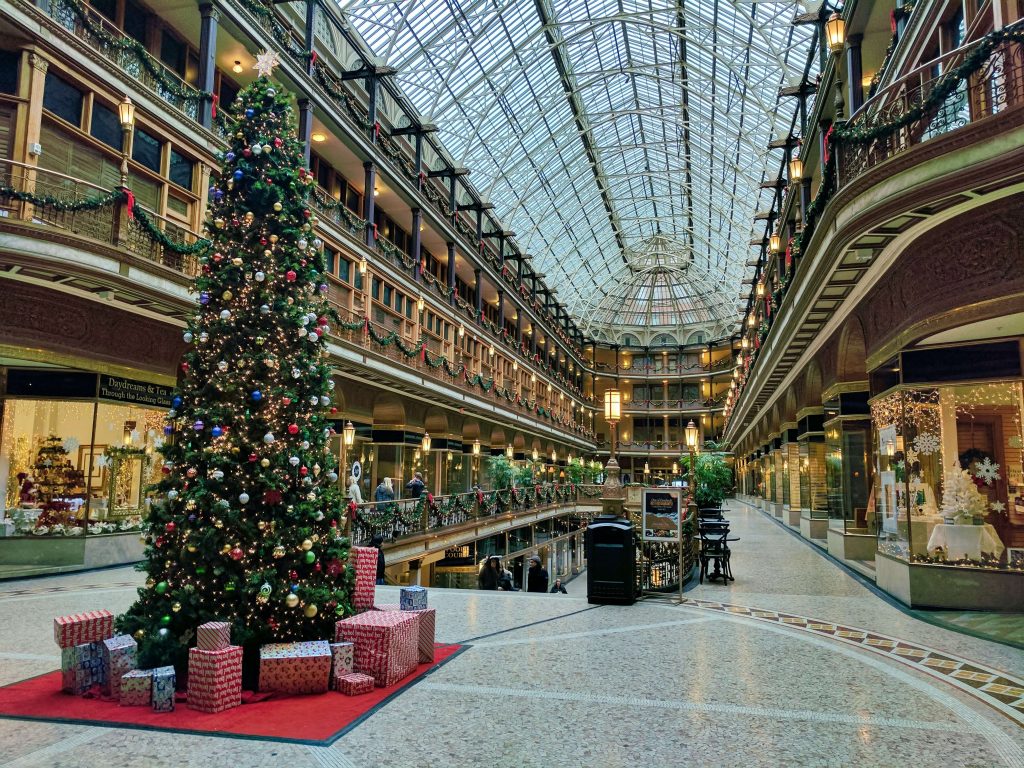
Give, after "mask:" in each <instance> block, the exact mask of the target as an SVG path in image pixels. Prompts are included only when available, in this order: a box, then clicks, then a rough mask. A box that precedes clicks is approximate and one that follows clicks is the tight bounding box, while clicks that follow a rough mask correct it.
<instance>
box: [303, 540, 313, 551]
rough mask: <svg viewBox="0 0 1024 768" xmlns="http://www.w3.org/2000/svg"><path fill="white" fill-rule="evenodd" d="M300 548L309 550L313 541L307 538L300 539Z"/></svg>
mask: <svg viewBox="0 0 1024 768" xmlns="http://www.w3.org/2000/svg"><path fill="white" fill-rule="evenodd" d="M302 548H303V549H304V550H306V551H307V552H308V551H309V550H311V549H312V548H313V542H312V541H310V540H309V539H303V540H302Z"/></svg>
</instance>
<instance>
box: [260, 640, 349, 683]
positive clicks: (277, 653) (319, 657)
mask: <svg viewBox="0 0 1024 768" xmlns="http://www.w3.org/2000/svg"><path fill="white" fill-rule="evenodd" d="M330 679H331V647H330V644H329V643H328V642H327V641H326V640H313V641H310V642H304V643H271V644H269V645H264V646H261V647H260V690H261V691H280V692H282V693H323V692H324V691H326V690H327V689H328V688H329V686H330Z"/></svg>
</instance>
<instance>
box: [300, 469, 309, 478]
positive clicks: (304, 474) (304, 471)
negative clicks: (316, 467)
mask: <svg viewBox="0 0 1024 768" xmlns="http://www.w3.org/2000/svg"><path fill="white" fill-rule="evenodd" d="M299 474H300V475H302V476H303V477H305V476H306V475H308V474H309V468H308V467H299Z"/></svg>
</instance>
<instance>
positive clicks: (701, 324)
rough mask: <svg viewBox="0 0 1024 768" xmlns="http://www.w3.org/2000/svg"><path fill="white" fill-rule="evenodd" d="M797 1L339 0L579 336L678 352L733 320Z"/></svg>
mask: <svg viewBox="0 0 1024 768" xmlns="http://www.w3.org/2000/svg"><path fill="white" fill-rule="evenodd" d="M805 5H806V4H804V3H798V2H794V1H793V0H788V2H749V0H748V1H747V2H739V0H732V1H730V0H690V1H689V2H686V1H685V0H681V1H680V2H674V3H672V2H661V1H659V0H647V1H646V2H637V1H636V0H486V1H480V2H474V1H473V0H461V1H460V0H397V1H394V0H391V1H389V2H381V0H340V6H341V7H342V9H343V12H344V14H345V15H346V16H347V18H348V20H349V22H350V23H351V24H352V25H353V26H354V27H355V28H356V29H357V30H358V31H359V33H360V34H361V36H362V37H363V39H364V40H365V41H366V43H367V44H368V45H369V47H370V49H371V50H372V51H374V53H375V54H377V55H378V56H379V57H380V59H381V62H380V63H382V64H387V65H390V66H393V67H396V68H397V69H398V74H397V76H396V77H397V81H398V84H399V86H400V87H401V89H402V90H403V91H404V93H405V94H406V95H407V96H408V98H409V99H410V100H411V102H412V103H413V105H414V107H415V108H416V109H417V110H419V112H420V113H421V114H422V115H423V116H424V117H425V119H427V120H430V121H431V122H434V123H436V124H437V125H438V127H439V130H440V138H441V141H442V143H443V144H444V146H445V148H446V149H447V151H448V152H449V153H450V154H451V156H452V159H453V160H454V161H455V165H456V166H465V167H468V168H470V169H471V171H472V176H471V181H472V183H473V186H474V187H475V188H476V190H477V191H478V192H479V193H480V195H481V199H483V200H484V201H490V202H492V203H494V205H495V213H496V214H497V215H498V216H499V217H500V219H501V220H502V221H503V222H504V225H505V227H506V228H507V229H511V230H512V231H514V232H515V233H516V237H515V239H516V241H517V243H518V244H519V246H520V248H521V249H522V250H523V251H524V252H525V253H527V254H530V255H532V256H533V267H534V269H536V270H537V271H538V272H539V273H543V274H545V275H546V278H545V279H546V282H547V284H548V285H549V286H554V287H557V288H558V290H559V294H558V296H559V299H560V300H561V302H562V303H563V304H564V305H565V306H566V309H567V310H568V311H569V312H570V313H571V314H572V315H573V316H574V318H575V319H576V321H577V322H578V323H579V325H580V327H581V328H582V329H583V330H584V331H585V332H589V333H592V334H594V335H596V336H599V337H601V338H605V339H608V340H613V339H615V338H617V337H618V336H619V335H620V334H621V333H622V332H624V331H626V330H632V331H633V332H635V330H636V329H635V328H627V327H626V326H640V327H648V328H652V329H653V327H658V328H659V329H662V330H664V329H672V330H674V331H675V332H676V337H677V338H678V339H679V341H685V339H686V333H685V331H686V330H687V328H689V329H694V328H702V329H704V330H706V331H708V332H710V333H711V334H723V333H729V332H732V331H733V330H734V328H735V326H736V323H737V321H738V319H739V311H738V308H737V305H736V301H737V296H738V295H739V288H740V283H741V281H742V279H743V277H744V271H745V266H744V265H745V263H746V261H747V259H748V255H749V254H750V238H751V231H752V229H751V225H752V222H753V217H754V213H755V209H756V208H757V205H758V199H759V195H760V189H759V186H760V183H761V181H762V180H763V179H765V178H766V176H770V177H771V178H774V177H775V176H776V175H777V169H778V168H779V165H780V163H781V154H780V153H779V152H778V151H776V152H775V153H774V154H772V153H769V151H768V150H767V146H768V142H769V141H770V140H771V139H772V138H773V137H775V136H777V135H785V133H786V132H788V129H789V125H790V118H791V115H792V104H794V103H795V102H791V103H789V104H785V103H784V106H785V107H786V108H785V109H784V110H782V111H783V112H785V114H784V115H780V114H779V112H780V110H779V108H778V107H779V102H778V100H777V94H778V89H779V87H780V85H783V84H786V83H790V82H795V81H797V80H798V79H799V76H800V74H801V73H802V70H803V67H804V65H805V63H806V60H807V49H808V46H809V45H810V44H811V42H812V41H811V37H812V34H813V30H812V28H811V27H806V26H799V27H797V26H793V24H792V21H793V18H794V16H795V15H796V14H797V13H801V12H804V11H806V10H807V8H806V7H805ZM814 5H816V4H814ZM811 74H812V77H813V74H814V73H811ZM766 194H771V193H770V192H769V193H766ZM645 253H647V254H649V253H656V254H657V256H656V257H650V256H646V257H645V256H644V254H645ZM680 331H683V332H684V333H682V334H680V333H679V332H680Z"/></svg>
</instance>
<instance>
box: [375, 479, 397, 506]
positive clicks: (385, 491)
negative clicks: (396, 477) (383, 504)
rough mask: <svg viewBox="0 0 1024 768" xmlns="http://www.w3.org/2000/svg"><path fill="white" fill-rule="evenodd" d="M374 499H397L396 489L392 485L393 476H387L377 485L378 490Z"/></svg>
mask: <svg viewBox="0 0 1024 768" xmlns="http://www.w3.org/2000/svg"><path fill="white" fill-rule="evenodd" d="M373 500H374V501H394V500H395V489H394V487H393V486H392V485H391V478H390V477H385V478H384V479H383V480H381V481H380V485H378V486H377V490H375V491H374V492H373Z"/></svg>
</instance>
